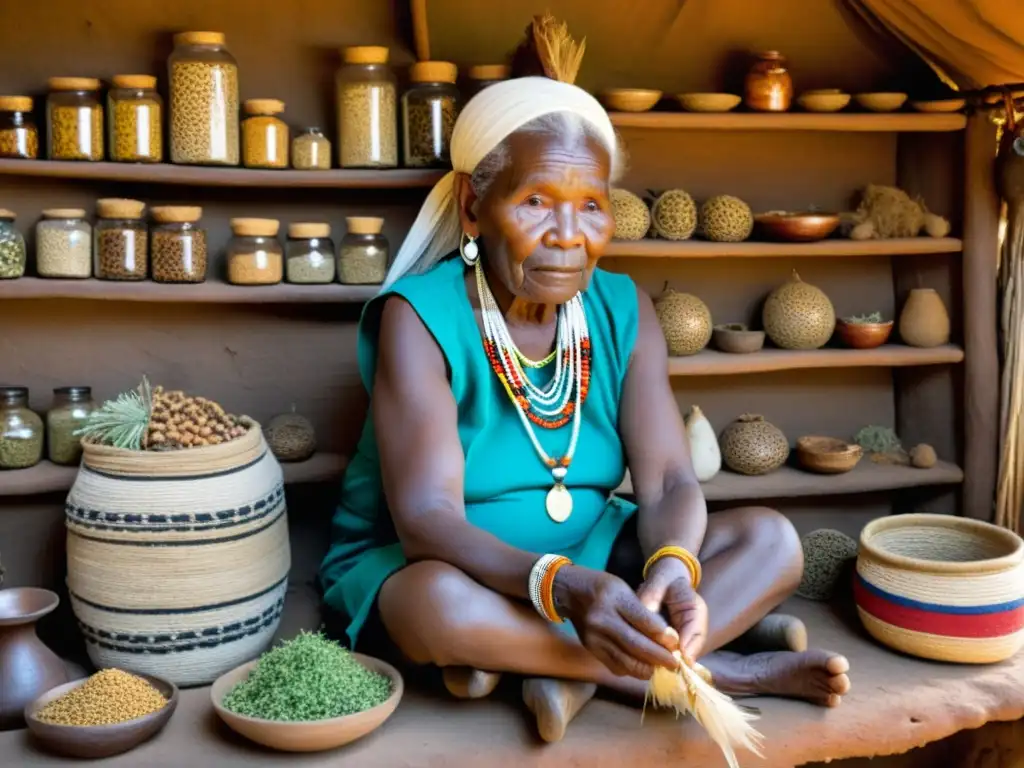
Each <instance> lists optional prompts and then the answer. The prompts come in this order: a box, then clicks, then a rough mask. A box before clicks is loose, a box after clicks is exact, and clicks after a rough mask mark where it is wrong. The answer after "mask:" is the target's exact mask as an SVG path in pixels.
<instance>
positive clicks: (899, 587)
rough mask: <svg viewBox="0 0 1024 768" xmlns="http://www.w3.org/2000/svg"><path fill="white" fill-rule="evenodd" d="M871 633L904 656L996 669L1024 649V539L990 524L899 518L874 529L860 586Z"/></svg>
mask: <svg viewBox="0 0 1024 768" xmlns="http://www.w3.org/2000/svg"><path fill="white" fill-rule="evenodd" d="M854 598H855V600H856V603H857V612H858V613H859V614H860V618H861V621H862V622H863V623H864V626H865V628H866V629H867V631H868V632H869V633H870V634H871V635H872V636H873V637H874V638H875V639H876V640H878V641H880V642H882V643H884V644H885V645H888V646H890V647H891V648H895V649H896V650H898V651H902V652H904V653H908V654H911V655H913V656H919V657H921V658H925V659H934V660H936V661H952V662H958V663H962V664H988V663H992V662H997V661H1003V660H1005V659H1008V658H1009V657H1010V656H1012V655H1013V654H1015V653H1016V652H1017V651H1018V650H1019V649H1020V648H1021V646H1022V645H1024V540H1022V539H1021V538H1020V537H1019V536H1017V534H1015V533H1013V532H1012V531H1008V530H1006V529H1004V528H998V527H996V526H994V525H990V524H989V523H983V522H980V521H977V520H968V519H965V518H962V517H949V516H946V515H916V514H915V515H896V516H893V517H883V518H880V519H878V520H874V521H872V522H871V523H868V525H867V526H865V527H864V530H863V532H862V533H861V536H860V553H859V554H858V555H857V574H856V577H855V581H854Z"/></svg>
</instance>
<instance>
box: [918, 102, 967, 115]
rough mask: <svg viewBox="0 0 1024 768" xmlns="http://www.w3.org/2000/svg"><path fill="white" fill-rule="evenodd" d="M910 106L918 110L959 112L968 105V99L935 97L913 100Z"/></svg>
mask: <svg viewBox="0 0 1024 768" xmlns="http://www.w3.org/2000/svg"><path fill="white" fill-rule="evenodd" d="M910 106H912V107H913V108H914V109H916V110H917V111H918V112H959V111H960V110H961V109H963V108H964V107H966V106H967V100H966V99H934V100H933V101H912V102H910Z"/></svg>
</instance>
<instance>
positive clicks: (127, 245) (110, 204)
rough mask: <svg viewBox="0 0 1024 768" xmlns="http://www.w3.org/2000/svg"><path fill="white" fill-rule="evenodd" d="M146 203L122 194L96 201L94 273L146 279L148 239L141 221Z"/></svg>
mask: <svg viewBox="0 0 1024 768" xmlns="http://www.w3.org/2000/svg"><path fill="white" fill-rule="evenodd" d="M145 210H146V204H145V203H144V202H142V201H141V200H126V199H124V198H119V197H111V198H104V199H102V200H97V201H96V216H97V217H98V218H97V220H96V231H95V239H96V242H95V244H94V245H93V274H94V275H95V276H96V277H98V278H99V279H100V280H145V279H146V274H147V272H148V271H149V238H148V237H147V235H148V233H147V231H146V222H145V221H143V220H142V214H143V211H145Z"/></svg>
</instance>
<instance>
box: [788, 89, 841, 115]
mask: <svg viewBox="0 0 1024 768" xmlns="http://www.w3.org/2000/svg"><path fill="white" fill-rule="evenodd" d="M850 98H851V97H850V94H848V93H843V92H842V91H840V90H839V89H838V88H829V89H825V90H820V91H804V92H803V93H801V94H800V95H799V96H798V97H797V100H796V101H797V103H798V104H799V105H800V106H801V107H803V108H804V109H806V110H807V111H808V112H838V111H839V110H841V109H843V108H844V107H845V106H846V105H847V104H849V103H850Z"/></svg>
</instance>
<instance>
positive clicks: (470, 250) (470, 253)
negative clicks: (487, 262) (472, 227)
mask: <svg viewBox="0 0 1024 768" xmlns="http://www.w3.org/2000/svg"><path fill="white" fill-rule="evenodd" d="M459 254H460V255H461V256H462V260H463V261H464V262H466V265H467V266H470V267H472V266H473V265H474V264H476V262H477V261H478V260H479V258H480V246H479V245H477V244H476V238H475V237H473V236H472V235H469V234H467V233H465V232H463V233H462V237H460V238H459Z"/></svg>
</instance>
